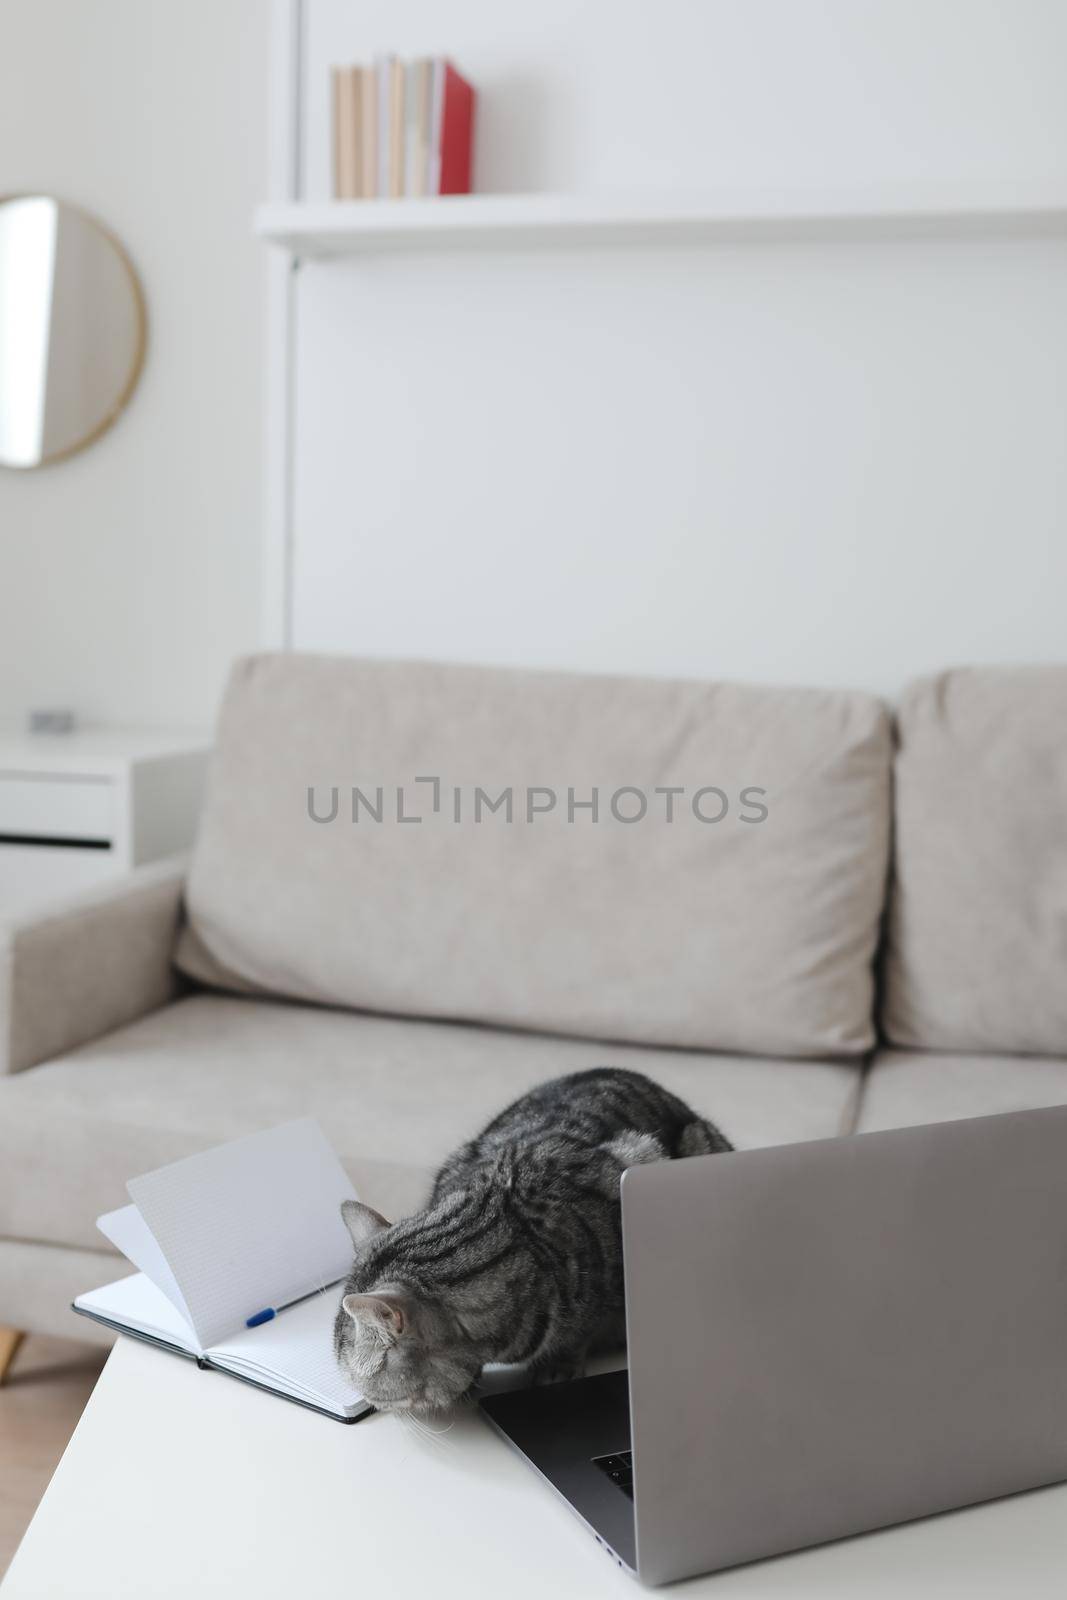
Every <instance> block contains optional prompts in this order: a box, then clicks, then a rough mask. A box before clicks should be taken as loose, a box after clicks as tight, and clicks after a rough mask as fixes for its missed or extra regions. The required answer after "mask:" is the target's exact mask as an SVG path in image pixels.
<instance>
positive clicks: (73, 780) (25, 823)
mask: <svg viewBox="0 0 1067 1600" xmlns="http://www.w3.org/2000/svg"><path fill="white" fill-rule="evenodd" d="M207 756H208V742H207V740H206V739H198V738H196V737H195V736H193V735H182V734H163V733H153V732H147V731H144V730H138V731H121V730H117V729H105V728H99V729H86V730H85V731H83V732H80V733H76V734H38V735H26V734H20V733H16V732H14V731H12V730H4V729H2V728H0V920H4V919H6V918H10V917H12V916H16V915H18V914H19V913H20V912H22V911H25V910H27V909H29V908H30V907H31V906H34V905H39V904H41V903H44V902H46V901H48V900H51V899H55V898H57V897H61V896H63V895H65V894H67V893H70V892H72V891H74V890H77V889H81V888H84V887H86V886H88V885H90V884H93V883H96V882H98V881H99V880H100V879H102V878H106V877H109V876H112V875H116V874H119V873H122V872H127V871H129V869H130V868H131V867H135V866H140V864H141V863H142V862H144V861H152V860H155V859H156V858H158V857H161V856H168V855H174V854H177V853H178V852H180V851H182V850H185V849H187V848H188V847H189V845H190V844H191V843H192V840H193V835H194V833H195V831H196V819H197V814H198V811H199V807H200V799H201V794H202V791H203V783H204V773H205V768H206V765H207Z"/></svg>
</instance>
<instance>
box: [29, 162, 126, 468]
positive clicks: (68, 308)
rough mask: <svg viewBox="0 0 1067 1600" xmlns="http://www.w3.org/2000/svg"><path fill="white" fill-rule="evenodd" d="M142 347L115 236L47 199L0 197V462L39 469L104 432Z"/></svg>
mask: <svg viewBox="0 0 1067 1600" xmlns="http://www.w3.org/2000/svg"><path fill="white" fill-rule="evenodd" d="M144 344H145V313H144V299H143V297H142V294H141V286H140V284H139V283H138V281H137V274H136V273H135V272H134V269H133V266H132V264H131V262H130V260H129V258H128V256H127V255H126V252H125V251H124V250H123V248H122V246H121V245H120V244H119V243H118V241H117V240H116V239H113V238H112V236H111V234H109V233H108V232H107V230H106V229H105V228H103V227H101V225H100V224H99V223H98V222H97V221H95V220H94V218H92V217H90V216H89V215H88V214H87V213H86V212H84V211H79V210H78V209H77V207H76V206H69V205H66V204H65V203H64V202H63V201H62V200H53V199H52V198H51V197H50V196H49V195H43V194H31V195H16V196H13V197H12V198H10V199H7V200H0V466H5V467H40V466H43V465H44V463H45V462H48V461H57V460H59V459H60V457H62V456H68V455H70V454H71V453H72V451H74V450H80V449H82V448H83V446H85V445H87V444H89V443H91V441H92V440H93V439H95V438H96V437H97V436H98V435H99V434H101V433H103V431H104V429H105V428H107V427H109V426H110V424H111V423H112V422H114V421H115V418H116V417H117V416H118V415H119V413H120V411H121V410H122V408H123V406H124V405H125V404H126V402H127V400H128V399H129V397H130V395H131V394H132V393H133V389H134V385H135V384H136V382H137V378H138V376H139V374H140V371H141V363H142V361H143V360H144Z"/></svg>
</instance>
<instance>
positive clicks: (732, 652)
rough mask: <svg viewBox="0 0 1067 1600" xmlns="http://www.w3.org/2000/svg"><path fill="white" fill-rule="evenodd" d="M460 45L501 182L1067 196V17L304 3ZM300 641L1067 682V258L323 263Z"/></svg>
mask: <svg viewBox="0 0 1067 1600" xmlns="http://www.w3.org/2000/svg"><path fill="white" fill-rule="evenodd" d="M305 16H306V33H305V53H304V61H305V94H304V101H305V107H306V117H305V124H304V170H305V173H306V185H305V192H306V194H307V195H308V196H310V197H315V198H321V197H323V196H324V195H325V194H326V193H327V191H328V166H327V154H328V137H327V133H328V113H327V68H328V65H329V63H330V62H331V61H335V60H342V59H351V58H361V57H362V58H366V57H367V56H369V55H370V54H372V53H373V52H375V51H378V50H382V49H388V48H393V49H396V50H398V51H400V52H401V53H412V54H414V53H421V52H424V51H436V50H445V51H447V52H448V53H450V54H451V55H453V56H454V57H455V59H456V60H457V62H458V63H459V64H460V66H461V67H462V68H463V69H464V70H465V71H466V72H467V74H468V75H469V76H470V77H471V79H472V80H473V81H474V82H475V83H476V84H477V85H478V87H479V89H480V91H481V101H480V112H479V116H480V124H479V135H478V147H477V163H476V166H477V182H478V185H479V187H482V188H486V189H501V190H506V189H529V188H542V187H544V188H551V187H556V188H561V189H582V188H586V187H598V188H622V187H626V186H629V185H657V186H661V187H671V186H680V187H699V186H703V185H725V186H727V187H730V186H734V185H737V186H742V187H743V186H750V185H760V184H765V185H768V186H772V185H773V186H778V187H782V186H783V185H785V186H788V185H796V186H798V187H803V188H818V187H825V186H833V185H835V184H839V185H856V184H871V185H875V184H877V185H893V184H896V183H899V184H907V183H909V182H910V183H914V182H925V183H928V184H932V185H936V184H938V183H945V184H951V183H953V182H957V181H968V180H970V181H981V180H982V179H983V178H987V177H988V178H993V177H996V178H999V179H1007V180H1008V181H1009V182H1010V181H1015V180H1018V181H1019V182H1026V181H1030V180H1034V179H1041V178H1044V179H1056V180H1061V181H1062V182H1063V185H1064V191H1065V193H1067V101H1065V99H1064V97H1063V95H1062V85H1061V82H1060V75H1059V67H1058V63H1059V62H1061V61H1062V60H1063V59H1064V55H1065V52H1067V7H1065V6H1063V5H1062V4H1059V3H1058V0H1012V4H1010V5H1008V4H1003V3H996V0H990V3H983V0H655V3H653V0H582V3H581V4H575V3H574V0H540V3H539V4H538V5H537V6H526V5H523V6H519V5H510V6H501V5H499V4H494V3H492V0H448V3H447V4H442V3H441V0H363V3H361V4H360V5H359V6H358V7H355V6H352V5H350V4H347V3H345V0H306V5H305ZM297 284H298V287H297V291H296V298H297V306H296V311H297V315H296V335H297V338H296V351H297V361H296V396H297V429H296V437H295V517H294V528H293V534H294V553H295V558H294V573H295V584H294V594H293V617H294V637H295V642H296V643H297V644H298V645H300V646H305V647H314V648H328V649H340V650H358V651H366V652H368V653H371V654H381V655H396V654H413V655H419V656H441V657H446V658H449V657H450V658H466V659H485V660H497V661H516V662H531V663H544V664H551V665H561V666H567V665H572V666H578V667H586V668H606V669H617V670H640V671H649V672H668V673H673V672H680V673H686V674H696V675H707V674H715V675H729V676H736V677H750V678H758V679H765V680H766V679H771V680H773V679H792V680H801V681H803V680H807V681H820V682H827V683H833V682H845V683H858V684H866V685H870V686H872V687H875V688H879V689H884V690H887V691H890V692H892V691H893V690H894V689H896V688H897V687H898V686H899V684H900V682H901V681H902V679H904V678H905V677H907V676H909V675H910V674H912V673H914V672H917V671H921V670H924V669H926V668H929V667H935V666H938V665H941V664H945V663H948V662H950V661H954V660H977V659H984V660H1001V659H1027V658H1048V657H1057V656H1063V655H1065V654H1067V636H1065V634H1067V630H1065V629H1064V625H1063V620H1062V617H1063V613H1062V595H1063V593H1065V592H1067V540H1065V539H1064V537H1063V529H1064V527H1065V525H1067V451H1065V450H1064V449H1063V443H1064V437H1063V435H1064V425H1063V418H1064V415H1065V414H1067V243H1065V242H1064V241H1062V240H1059V241H1058V240H1049V239H1043V240H1042V239H1033V240H1029V239H1014V240H1010V239H1004V238H985V239H951V240H940V241H928V242H922V241H915V240H911V241H905V240H894V241H889V242H880V243H863V244H861V243H841V242H835V243H818V244H815V243H808V244H796V243H794V244H783V243H775V244H765V245H760V246H748V247H739V246H736V245H735V246H729V247H725V246H718V247H711V246H702V247H693V246H690V247H686V248H674V249H663V248H647V249H616V250H613V251H607V250H581V251H579V250H574V251H566V252H564V251H561V252H545V253H543V254H536V253H525V254H524V253H522V252H515V253H506V254H493V255H485V254H482V255H479V254H460V255H452V256H445V255H440V256H433V255H426V256H416V257H407V258H400V257H398V258H395V259H390V258H387V257H383V258H379V259H375V260H372V261H369V262H361V263H354V262H345V263H308V264H305V265H304V266H303V267H302V268H301V271H300V273H299V275H298V280H297Z"/></svg>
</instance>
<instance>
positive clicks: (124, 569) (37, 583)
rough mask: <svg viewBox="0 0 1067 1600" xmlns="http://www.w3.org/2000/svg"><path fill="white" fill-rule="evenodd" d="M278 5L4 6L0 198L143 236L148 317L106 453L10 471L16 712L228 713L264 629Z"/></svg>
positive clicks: (7, 504)
mask: <svg viewBox="0 0 1067 1600" xmlns="http://www.w3.org/2000/svg"><path fill="white" fill-rule="evenodd" d="M269 20H270V19H269V8H268V6H267V5H266V3H265V0H92V3H91V4H89V3H87V0H32V3H31V4H10V5H6V6H4V7H3V9H2V11H0V193H6V192H11V191H27V190H44V191H48V192H52V193H55V194H58V195H60V196H62V197H64V198H66V199H68V200H71V201H73V202H75V203H77V204H81V205H84V206H86V207H87V208H88V209H90V210H92V211H95V212H97V213H98V214H99V215H100V216H101V217H102V218H103V219H104V221H106V222H107V223H108V224H109V225H110V226H111V227H112V228H113V229H114V230H115V231H116V232H117V233H118V235H119V236H120V237H121V238H122V240H123V241H124V243H125V244H126V246H127V249H128V250H129V252H130V254H131V256H132V257H133V259H134V262H135V263H136V265H137V267H138V270H139V272H140V275H141V278H142V281H143V284H144V289H145V294H146V298H147V304H148V317H149V348H148V359H147V363H146V368H145V371H144V374H143V376H142V379H141V382H140V385H139V387H138V389H137V392H136V393H135V395H134V397H133V401H132V403H131V406H130V409H129V410H128V411H127V413H126V414H125V415H124V416H123V417H122V418H121V419H120V421H119V422H118V424H117V426H116V427H115V428H113V429H112V430H111V431H110V432H109V433H107V434H106V435H105V436H104V437H103V438H102V439H101V440H100V441H99V442H97V443H96V444H94V445H93V446H92V447H91V448H90V449H89V450H87V451H86V452H84V453H83V454H80V455H78V456H75V457H73V458H72V459H71V460H69V461H67V462H63V463H61V464H58V465H55V466H51V467H47V468H45V469H44V470H42V471H39V472H26V473H17V472H10V471H8V472H5V471H0V716H15V717H18V716H21V715H22V714H23V713H24V712H25V710H26V709H27V708H28V707H29V706H30V705H39V704H42V703H43V704H60V705H73V706H75V707H76V708H77V709H78V710H80V711H81V712H82V713H83V714H84V715H85V716H87V717H90V718H103V719H106V720H110V721H126V722H146V723H161V724H173V725H175V726H196V725H198V724H202V723H205V722H207V721H209V720H210V718H211V717H212V715H213V713H214V709H215V705H216V702H217V698H218V693H219V689H220V686H221V683H222V680H223V677H224V674H225V670H226V668H227V666H228V663H229V661H230V659H231V657H232V656H233V655H234V654H235V653H237V652H238V651H241V650H244V649H247V648H254V646H255V644H256V642H257V628H258V618H259V595H258V582H259V577H258V575H259V532H260V530H259V498H260V461H261V438H262V402H261V394H260V388H261V381H260V374H261V369H262V356H261V349H262V282H263V259H262V250H261V247H260V246H258V245H257V244H256V243H255V242H254V240H253V239H252V237H251V232H250V218H251V212H252V208H253V206H254V204H255V202H256V201H257V200H259V199H261V198H262V195H263V193H264V185H265V160H266V133H267V108H266V87H267V65H266V63H267V46H268V30H269Z"/></svg>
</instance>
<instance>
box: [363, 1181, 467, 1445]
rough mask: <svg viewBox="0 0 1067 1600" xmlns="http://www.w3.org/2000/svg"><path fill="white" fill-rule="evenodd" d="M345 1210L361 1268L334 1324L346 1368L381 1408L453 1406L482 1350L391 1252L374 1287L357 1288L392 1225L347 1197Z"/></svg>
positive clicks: (419, 1411) (418, 1410)
mask: <svg viewBox="0 0 1067 1600" xmlns="http://www.w3.org/2000/svg"><path fill="white" fill-rule="evenodd" d="M341 1214H342V1216H343V1217H344V1220H345V1223H346V1225H347V1227H348V1231H349V1233H350V1234H351V1235H352V1242H353V1244H354V1245H355V1247H356V1270H355V1271H354V1272H353V1274H352V1277H351V1278H350V1279H349V1283H348V1284H347V1285H346V1292H345V1294H344V1297H343V1298H342V1301H341V1305H340V1308H339V1309H338V1312H337V1320H336V1323H335V1324H334V1348H335V1350H336V1352H337V1359H338V1362H339V1363H340V1366H341V1369H342V1371H343V1372H344V1373H345V1374H346V1376H348V1377H349V1378H350V1379H351V1381H352V1383H353V1385H354V1386H355V1387H356V1388H357V1389H358V1390H359V1392H360V1394H362V1395H363V1396H364V1398H365V1399H367V1400H369V1401H370V1403H371V1405H373V1406H376V1407H377V1408H378V1410H379V1411H411V1412H414V1413H415V1414H416V1415H426V1414H428V1413H431V1412H435V1411H443V1410H445V1409H446V1408H447V1407H449V1406H451V1405H454V1404H455V1402H456V1401H457V1400H459V1399H460V1398H461V1397H462V1396H463V1395H464V1394H466V1392H467V1390H468V1389H469V1388H470V1386H471V1384H472V1383H473V1382H474V1380H475V1378H477V1376H478V1374H479V1372H480V1371H481V1368H482V1359H481V1356H480V1355H479V1354H477V1352H476V1351H475V1350H474V1348H473V1347H472V1345H471V1343H470V1341H469V1340H468V1338H467V1337H466V1335H465V1334H464V1332H463V1330H462V1328H461V1327H460V1326H459V1323H458V1322H457V1320H456V1318H455V1317H454V1316H453V1314H452V1313H451V1312H450V1311H449V1309H448V1307H447V1306H446V1305H444V1304H443V1303H442V1302H441V1301H439V1300H435V1299H429V1298H427V1297H426V1296H425V1295H420V1294H418V1293H416V1292H415V1291H414V1290H413V1289H412V1288H411V1287H410V1285H406V1284H404V1283H403V1282H402V1281H399V1280H397V1279H394V1278H393V1277H392V1276H391V1275H390V1272H389V1264H388V1258H387V1256H386V1258H385V1259H383V1261H382V1275H381V1276H380V1277H379V1275H377V1274H375V1275H374V1278H375V1281H374V1283H373V1287H372V1288H370V1289H369V1290H366V1291H364V1290H362V1289H354V1288H353V1287H352V1284H353V1281H359V1280H361V1279H362V1278H363V1277H364V1276H365V1274H364V1273H361V1272H360V1271H359V1267H360V1259H361V1257H363V1256H364V1255H366V1254H367V1252H368V1247H369V1246H370V1245H371V1243H372V1241H374V1242H376V1243H378V1244H380V1243H381V1242H382V1241H381V1236H382V1234H383V1232H384V1230H386V1229H388V1228H389V1226H390V1224H389V1223H388V1222H386V1220H385V1218H384V1217H382V1216H380V1215H379V1213H378V1212H377V1211H372V1210H371V1208H370V1206H365V1205H362V1204H360V1202H359V1201H356V1200H346V1201H345V1202H344V1204H343V1205H342V1207H341ZM375 1254H376V1255H378V1254H382V1252H380V1251H375Z"/></svg>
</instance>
